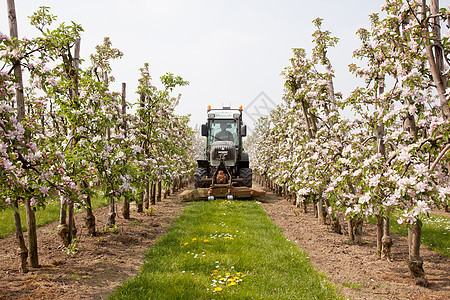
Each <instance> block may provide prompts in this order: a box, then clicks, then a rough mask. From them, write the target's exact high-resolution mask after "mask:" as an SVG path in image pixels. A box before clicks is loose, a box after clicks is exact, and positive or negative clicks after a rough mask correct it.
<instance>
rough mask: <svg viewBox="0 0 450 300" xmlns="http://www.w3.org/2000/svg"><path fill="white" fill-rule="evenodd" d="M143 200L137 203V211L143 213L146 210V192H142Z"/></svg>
mask: <svg viewBox="0 0 450 300" xmlns="http://www.w3.org/2000/svg"><path fill="white" fill-rule="evenodd" d="M140 198H141V201H139V202H137V203H136V206H137V212H138V213H143V212H144V198H145V192H141V197H140Z"/></svg>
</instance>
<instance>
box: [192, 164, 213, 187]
mask: <svg viewBox="0 0 450 300" xmlns="http://www.w3.org/2000/svg"><path fill="white" fill-rule="evenodd" d="M207 176H208V170H207V169H205V168H197V169H195V173H194V179H195V188H196V189H197V188H204V187H208V186H209V185H208V183H206V182H201V181H200V180H201V179H203V178H206V177H207Z"/></svg>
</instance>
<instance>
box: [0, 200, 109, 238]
mask: <svg viewBox="0 0 450 300" xmlns="http://www.w3.org/2000/svg"><path fill="white" fill-rule="evenodd" d="M108 203H109V202H108V200H107V199H105V198H104V197H103V196H100V195H97V196H94V197H92V208H93V209H96V208H98V207H101V206H106V205H108ZM59 210H60V202H59V200H52V201H51V202H50V203H48V205H47V206H46V207H45V209H38V210H37V211H36V226H38V227H39V226H43V225H46V224H48V223H51V222H54V221H56V220H59ZM80 211H83V209H80ZM77 212H79V211H77ZM19 213H20V221H21V224H22V230H23V231H26V230H27V222H26V216H25V208H24V207H23V205H20V206H19ZM15 231H16V229H15V227H14V212H13V210H12V208H9V209H5V210H2V211H0V238H5V237H7V236H8V235H10V234H12V233H14V232H15Z"/></svg>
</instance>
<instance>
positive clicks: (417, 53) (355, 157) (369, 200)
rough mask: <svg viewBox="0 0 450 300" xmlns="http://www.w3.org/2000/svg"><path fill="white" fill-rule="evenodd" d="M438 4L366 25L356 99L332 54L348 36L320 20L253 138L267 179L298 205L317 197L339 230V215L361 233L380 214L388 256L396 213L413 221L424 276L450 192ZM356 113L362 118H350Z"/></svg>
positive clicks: (394, 11)
mask: <svg viewBox="0 0 450 300" xmlns="http://www.w3.org/2000/svg"><path fill="white" fill-rule="evenodd" d="M430 2H431V3H430V4H429V5H427V3H426V1H408V0H395V1H392V0H389V1H386V3H385V4H384V5H383V7H382V13H381V14H373V15H371V16H370V21H371V28H370V29H364V28H361V29H359V30H358V32H357V34H358V36H359V37H360V39H361V46H360V47H359V48H358V49H356V50H355V51H354V53H353V56H354V58H355V59H357V60H360V62H359V63H358V62H357V63H354V64H351V65H350V66H349V68H350V71H351V72H352V73H353V74H354V75H355V76H356V77H359V78H362V79H363V80H364V86H360V87H355V89H354V90H353V92H352V93H351V94H350V95H349V96H347V97H342V95H341V94H340V93H337V92H336V91H335V87H334V85H333V79H334V71H333V68H332V65H331V61H330V59H329V58H328V56H327V54H328V51H331V48H333V47H334V46H336V44H337V43H338V38H336V37H333V36H332V34H331V33H330V32H329V31H326V30H323V29H322V20H321V19H316V20H314V25H315V26H316V28H317V30H316V31H315V32H314V33H313V35H312V36H313V41H314V48H313V49H312V56H311V57H308V55H307V53H306V51H305V50H304V49H300V48H297V49H293V52H294V55H293V57H292V58H291V65H290V66H289V67H287V68H286V69H285V71H284V72H283V75H284V77H285V93H284V103H283V104H282V105H280V106H278V108H277V109H276V110H274V111H272V113H271V115H270V117H267V118H262V119H260V120H259V123H258V124H257V126H256V129H255V132H254V134H253V135H252V136H251V137H249V139H248V141H247V144H248V145H247V147H249V148H251V149H250V151H249V152H250V155H251V157H252V160H251V163H252V165H253V166H252V168H253V170H254V171H255V172H256V173H257V174H259V175H260V176H261V177H262V180H265V181H269V182H272V183H273V184H275V185H277V186H279V187H281V188H283V189H285V190H286V191H287V192H288V193H290V194H294V195H295V197H296V203H297V204H298V205H300V204H302V203H303V204H305V203H307V202H314V203H315V204H316V203H317V204H318V212H319V217H321V219H322V220H324V215H325V214H328V215H329V217H330V219H331V224H332V225H333V228H334V229H335V230H336V231H338V230H339V227H340V225H339V223H338V221H337V218H336V216H337V213H340V214H344V215H345V217H346V218H347V220H349V225H350V228H351V230H349V232H350V234H351V237H352V238H356V239H358V236H359V234H360V233H361V232H360V228H361V226H362V221H363V220H364V219H370V218H373V219H376V220H378V222H377V224H378V251H379V253H380V255H382V256H383V257H386V258H388V259H389V256H390V247H391V245H392V239H391V237H390V236H389V217H392V216H395V217H396V218H397V219H398V222H399V223H401V224H403V225H405V226H408V227H409V234H410V243H411V244H410V253H409V267H410V270H411V272H412V273H413V275H415V276H416V277H417V278H419V279H418V283H421V282H423V280H424V277H423V275H424V272H423V268H422V264H423V261H422V259H421V258H420V253H419V246H420V235H421V219H423V218H426V217H427V216H428V214H429V212H430V211H431V210H432V209H435V208H441V207H443V206H445V207H446V206H448V204H449V203H448V201H449V200H448V199H449V198H450V185H449V172H450V155H449V153H450V151H449V149H450V143H449V134H450V126H449V125H450V124H449V117H450V113H449V106H448V100H449V97H450V89H449V88H448V84H449V81H448V77H449V73H448V70H449V53H450V43H449V37H450V30H449V28H448V27H447V28H446V29H445V26H444V25H445V24H446V23H447V22H449V19H450V11H449V9H439V4H438V1H436V0H432V1H430ZM441 26H442V27H441ZM441 28H442V29H441ZM350 111H351V112H352V113H353V114H354V117H353V118H350V117H348V118H346V117H345V116H346V115H348V114H349V113H348V112H350ZM344 112H346V113H344Z"/></svg>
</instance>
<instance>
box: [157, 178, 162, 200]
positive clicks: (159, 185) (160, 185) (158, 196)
mask: <svg viewBox="0 0 450 300" xmlns="http://www.w3.org/2000/svg"><path fill="white" fill-rule="evenodd" d="M161 199H162V183H161V180H158V195H157V197H156V201H157V202H161Z"/></svg>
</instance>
